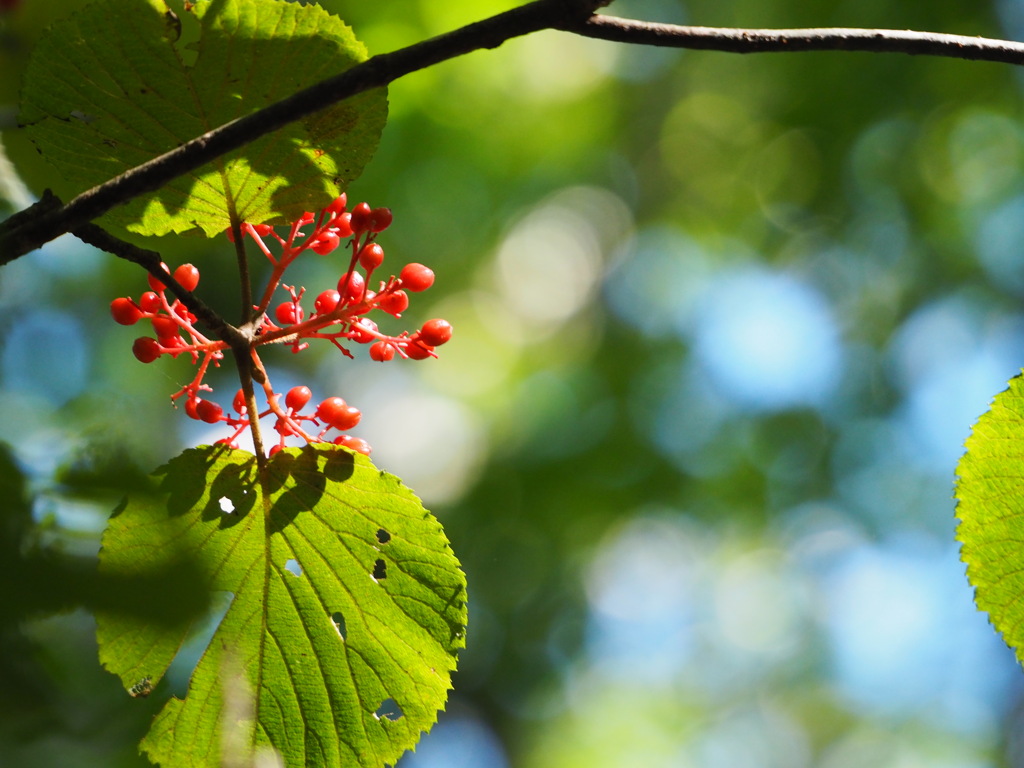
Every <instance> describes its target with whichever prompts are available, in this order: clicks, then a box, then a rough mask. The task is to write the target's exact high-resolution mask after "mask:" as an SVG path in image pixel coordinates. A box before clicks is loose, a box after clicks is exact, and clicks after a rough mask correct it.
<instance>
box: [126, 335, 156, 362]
mask: <svg viewBox="0 0 1024 768" xmlns="http://www.w3.org/2000/svg"><path fill="white" fill-rule="evenodd" d="M162 351H163V350H161V349H160V344H159V343H158V342H157V340H156V339H151V338H149V336H140V337H139V338H137V339H136V340H135V343H134V344H132V354H133V355H135V357H136V359H137V360H138V361H139V362H142V363H152V362H153V361H154V360H156V359H157V358H158V357H160V355H161V353H162Z"/></svg>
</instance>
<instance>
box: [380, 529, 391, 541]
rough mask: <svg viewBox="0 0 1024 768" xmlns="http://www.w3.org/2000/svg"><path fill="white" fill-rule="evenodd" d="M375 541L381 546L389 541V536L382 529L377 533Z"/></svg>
mask: <svg viewBox="0 0 1024 768" xmlns="http://www.w3.org/2000/svg"><path fill="white" fill-rule="evenodd" d="M377 541H379V542H380V543H381V544H387V543H388V542H389V541H391V534H390V533H388V532H387V531H385V530H384V529H383V528H381V529H380V530H378V531H377Z"/></svg>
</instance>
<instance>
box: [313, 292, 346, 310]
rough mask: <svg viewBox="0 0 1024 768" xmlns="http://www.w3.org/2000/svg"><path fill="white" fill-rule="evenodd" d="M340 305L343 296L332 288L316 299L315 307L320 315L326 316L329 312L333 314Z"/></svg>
mask: <svg viewBox="0 0 1024 768" xmlns="http://www.w3.org/2000/svg"><path fill="white" fill-rule="evenodd" d="M340 303H341V294H340V293H338V292H337V291H336V290H334V289H333V288H330V289H328V290H326V291H324V292H323V293H321V294H320V295H319V296H317V297H316V301H315V302H314V304H313V306H314V307H316V311H317V314H318V315H326V314H327V313H328V312H333V311H334V310H335V309H337V307H338V304H340Z"/></svg>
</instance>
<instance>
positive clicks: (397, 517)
mask: <svg viewBox="0 0 1024 768" xmlns="http://www.w3.org/2000/svg"><path fill="white" fill-rule="evenodd" d="M156 474H157V475H159V476H160V481H159V483H158V484H157V485H156V487H154V489H153V491H152V492H151V493H149V494H136V495H134V496H132V497H130V498H129V499H128V501H127V503H126V504H125V505H124V507H123V508H121V509H120V510H119V511H118V512H116V513H115V514H114V516H113V517H112V518H111V520H110V525H109V527H108V529H107V531H106V532H105V533H104V536H103V547H102V550H101V552H100V568H101V571H104V570H110V571H113V572H118V573H125V572H128V571H131V570H134V571H135V572H136V573H137V574H138V576H139V577H140V578H143V579H145V578H147V577H148V576H149V575H150V574H152V573H154V572H157V571H159V572H161V573H167V572H168V566H169V565H171V564H173V563H174V562H175V561H176V560H177V559H179V558H181V557H183V556H184V555H185V554H188V555H190V556H191V557H192V558H193V561H195V560H196V559H198V561H199V562H200V563H201V567H202V568H203V569H204V572H205V581H206V586H207V587H208V589H210V590H213V591H220V592H226V593H229V594H230V606H229V607H228V609H227V612H226V614H224V617H223V619H222V620H221V622H220V624H219V626H218V627H217V629H216V631H215V633H214V635H213V638H212V640H211V641H210V644H209V647H208V648H207V649H206V651H205V653H204V654H203V656H202V659H201V660H200V662H199V664H198V665H197V667H196V669H195V671H194V673H193V675H192V679H191V681H190V683H189V689H188V693H187V695H186V697H185V699H184V700H181V699H177V698H172V699H171V700H170V701H169V702H168V703H167V705H166V706H165V707H164V708H163V710H161V712H160V714H159V715H158V716H157V718H156V719H155V720H154V722H153V727H152V729H151V731H150V733H149V734H148V735H147V736H146V738H145V740H144V741H143V743H142V749H143V750H144V751H145V752H146V753H147V754H148V756H149V757H150V759H152V760H153V761H154V762H156V763H159V764H161V765H166V766H175V767H176V768H177V766H221V765H222V764H223V765H228V764H230V765H251V764H252V762H251V761H252V759H254V758H255V756H256V755H257V754H258V753H259V752H260V751H261V750H265V749H276V750H277V751H279V752H280V754H281V755H282V756H283V758H284V764H285V765H286V766H307V765H316V766H382V765H385V764H394V763H395V761H396V760H397V759H398V758H399V757H400V756H401V754H402V752H403V751H405V750H406V749H408V748H410V747H412V746H413V745H414V744H415V742H416V741H417V739H418V738H419V734H420V732H421V731H424V730H426V729H428V728H429V727H430V726H431V725H432V724H433V723H434V721H435V720H436V717H437V711H438V710H439V709H440V708H441V707H442V706H443V704H444V701H445V698H446V696H447V691H448V689H449V688H450V674H451V672H452V670H454V668H455V659H456V653H457V651H458V649H459V648H461V647H462V645H463V642H464V628H465V622H466V607H465V601H466V584H465V577H464V575H463V573H462V571H461V570H460V569H459V564H458V561H457V560H456V559H455V557H454V555H453V554H452V552H451V549H450V548H449V545H448V541H447V539H446V538H445V536H444V532H443V531H442V529H441V526H440V524H439V523H438V522H437V520H436V519H435V518H434V517H433V516H431V515H430V513H429V512H427V511H426V510H425V509H424V508H423V507H422V505H421V504H420V502H419V500H418V499H417V498H416V497H415V496H414V495H413V494H412V493H411V492H410V491H409V490H408V489H407V488H405V487H404V486H403V485H402V484H401V482H400V481H399V480H398V479H397V478H395V477H393V476H391V475H388V474H386V473H383V472H380V471H378V470H376V469H375V468H374V467H373V465H372V464H371V463H370V461H369V459H367V458H366V457H365V456H362V455H360V454H356V455H353V454H352V453H351V452H349V451H347V450H344V449H339V448H334V447H333V446H332V447H320V446H316V447H306V448H302V449H288V450H285V451H281V452H280V453H278V454H277V455H275V456H274V457H273V458H272V459H271V460H270V462H269V465H268V468H267V472H266V475H265V477H263V478H262V480H261V479H260V478H259V473H258V470H257V467H256V462H255V459H254V457H253V456H252V455H251V454H247V453H244V452H241V451H232V450H229V449H226V448H223V446H221V447H217V448H210V447H203V448H198V449H193V450H189V451H186V452H185V453H183V454H182V455H181V456H179V457H177V458H176V459H174V460H173V461H171V462H170V463H169V464H167V465H166V466H165V467H163V468H162V469H161V470H159V471H158V472H157V473H156ZM225 509H229V510H231V511H227V512H226V511H224V510H225ZM140 607H142V606H140ZM97 624H98V627H97V635H98V638H99V645H100V659H101V661H102V662H103V664H104V666H106V667H107V668H108V669H109V670H110V671H112V672H114V673H115V674H117V675H119V676H120V677H121V680H122V683H123V684H124V686H125V688H126V689H129V691H131V692H132V693H133V695H140V694H148V692H149V691H150V690H151V689H152V688H153V687H154V686H156V685H157V683H158V682H159V681H160V679H161V677H162V676H163V675H164V673H165V671H166V670H167V666H168V664H170V662H171V660H172V659H173V658H174V656H175V654H176V653H177V652H178V650H179V648H180V647H181V645H182V643H183V642H184V640H185V639H186V637H187V636H188V635H189V632H190V630H191V629H192V627H191V625H190V623H189V622H180V623H178V624H177V625H175V626H172V627H168V625H167V624H166V623H164V624H163V625H158V624H155V623H153V622H151V621H146V620H145V619H140V618H139V617H138V616H134V615H132V614H125V613H119V614H100V615H98V616H97ZM133 686H134V688H133ZM247 761H248V762H247Z"/></svg>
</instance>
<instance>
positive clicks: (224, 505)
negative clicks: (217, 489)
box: [217, 496, 235, 515]
mask: <svg viewBox="0 0 1024 768" xmlns="http://www.w3.org/2000/svg"><path fill="white" fill-rule="evenodd" d="M217 503H218V504H220V511H221V512H223V513H224V514H225V515H230V514H231V513H232V512H234V511H235V504H234V502H233V501H231V499H229V498H228V497H227V496H221V497H220V498H219V499H218V500H217Z"/></svg>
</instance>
